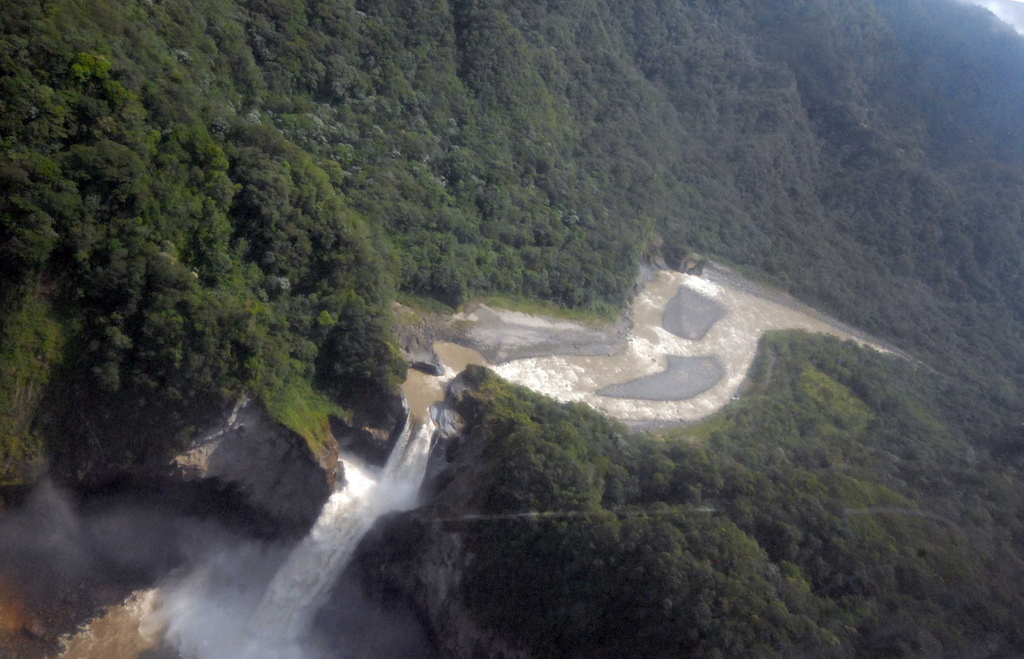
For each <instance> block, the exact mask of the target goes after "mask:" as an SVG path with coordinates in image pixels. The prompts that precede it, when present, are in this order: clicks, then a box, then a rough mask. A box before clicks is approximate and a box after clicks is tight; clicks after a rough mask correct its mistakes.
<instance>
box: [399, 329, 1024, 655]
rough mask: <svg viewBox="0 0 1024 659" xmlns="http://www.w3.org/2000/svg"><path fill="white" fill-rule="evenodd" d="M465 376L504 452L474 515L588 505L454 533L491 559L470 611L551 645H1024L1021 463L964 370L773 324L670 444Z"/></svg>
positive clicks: (479, 476) (483, 376)
mask: <svg viewBox="0 0 1024 659" xmlns="http://www.w3.org/2000/svg"><path fill="white" fill-rule="evenodd" d="M468 380H469V381H470V382H471V383H472V385H473V386H474V391H473V392H472V393H470V394H469V395H468V396H466V397H465V398H464V399H463V401H462V402H461V404H460V412H461V413H462V414H463V415H464V416H465V418H466V420H467V422H468V426H467V429H466V431H465V435H466V436H467V437H470V438H471V439H469V440H468V441H469V442H481V443H482V444H483V450H482V454H481V455H482V458H481V459H482V460H483V461H484V463H485V464H486V467H485V468H484V470H483V471H482V472H481V471H479V470H467V471H465V472H461V471H458V472H457V473H456V475H455V479H457V480H458V479H460V478H461V479H467V478H469V479H472V483H471V484H468V483H465V482H459V483H455V484H453V485H452V487H453V488H454V490H457V491H460V492H463V495H461V496H460V499H462V500H463V501H464V502H468V503H464V504H463V505H468V506H469V509H468V510H466V511H465V512H481V513H484V514H495V515H502V514H507V513H517V512H529V511H535V512H542V513H543V512H566V511H577V512H579V513H581V514H580V515H578V516H560V515H553V516H544V515H541V516H539V517H536V518H532V519H502V518H499V519H494V520H490V521H482V522H472V523H464V524H456V525H453V526H450V527H449V528H450V529H451V530H455V531H457V532H459V533H460V534H462V535H463V538H464V542H465V543H466V548H467V551H470V552H472V553H473V556H474V559H473V561H472V562H471V563H470V564H469V567H468V572H467V577H466V579H465V581H464V584H463V587H464V590H463V593H462V594H463V596H464V597H465V599H466V602H467V603H468V605H469V607H470V609H471V611H472V613H473V615H474V616H476V617H477V619H478V621H479V622H480V623H482V624H483V625H485V626H487V627H491V628H493V629H495V630H497V631H498V632H499V633H500V634H501V635H502V636H503V638H505V639H506V640H509V641H511V642H512V643H513V645H514V646H521V647H523V649H526V650H528V651H530V652H531V653H532V654H533V655H534V656H579V657H585V656H605V655H616V656H634V655H635V654H636V652H637V649H638V648H655V649H656V651H655V654H658V655H659V656H691V655H693V656H749V655H761V654H792V655H798V656H808V655H813V656H837V657H838V656H853V655H861V656H890V655H892V654H893V653H896V654H898V653H899V652H901V651H902V650H901V648H913V649H914V651H915V652H918V653H922V654H921V656H924V655H928V656H942V655H943V654H946V655H956V656H958V655H962V654H970V652H971V651H973V649H974V648H977V647H978V646H979V645H981V644H985V646H986V647H988V648H989V649H990V650H991V651H993V652H996V651H998V650H1004V651H1006V650H1009V649H1012V648H1015V647H1020V645H1021V643H1024V628H1022V627H1021V626H1020V624H1019V621H1020V620H1021V619H1022V618H1021V614H1022V613H1024V611H1022V609H1021V607H1022V601H1024V600H1022V599H1021V595H1022V594H1024V593H1022V592H1021V589H1020V584H1021V583H1024V582H1022V581H1021V577H1024V556H1022V555H1021V546H1022V545H1021V544H1020V542H1019V541H1020V538H1022V537H1024V499H1022V498H1021V496H1020V492H1019V488H1016V487H1015V486H1014V483H1015V482H1016V481H1017V480H1019V475H1018V472H1017V470H1016V469H1015V468H1013V467H1012V466H1009V465H1007V464H1005V463H1004V462H1002V461H1001V460H1000V459H998V458H992V457H989V456H987V455H986V454H984V453H983V452H979V451H977V450H975V449H974V448H973V446H972V442H973V441H974V440H975V439H976V437H975V436H974V433H975V429H974V428H972V427H970V425H969V424H967V425H961V423H960V422H958V421H957V420H956V417H957V415H958V414H959V412H958V409H957V407H958V405H959V403H958V402H957V401H956V400H955V397H952V396H950V397H945V398H944V397H943V396H942V395H937V391H938V390H940V389H942V388H948V389H949V390H950V391H953V390H955V389H956V388H957V386H958V385H957V384H956V383H955V382H952V381H949V382H947V381H941V380H940V379H939V378H937V377H936V376H932V375H921V374H918V373H916V372H915V371H914V370H913V367H912V366H910V365H909V364H907V363H905V362H902V361H899V360H895V359H893V358H889V357H885V356H883V355H880V354H879V353H876V352H874V351H871V350H866V349H861V348H858V347H856V346H855V345H854V344H853V343H852V342H849V343H840V342H839V341H837V340H835V339H831V338H824V337H812V336H809V335H805V334H800V333H775V334H771V335H768V336H766V337H765V339H764V340H763V341H762V346H761V350H760V353H759V357H758V359H757V363H756V365H755V370H754V374H753V382H752V385H751V391H750V393H749V394H748V395H747V396H746V397H745V399H744V400H743V401H741V402H740V404H737V405H733V406H730V407H729V408H727V409H726V410H725V411H724V412H723V413H721V414H720V415H718V416H717V417H715V418H712V419H710V420H708V421H707V422H705V424H703V425H702V426H695V427H688V428H684V429H681V430H679V431H676V433H675V436H672V437H668V438H666V439H664V440H663V441H662V440H658V439H655V438H652V437H648V436H644V435H635V434H630V433H629V432H628V431H627V430H626V429H625V428H623V427H621V426H620V425H618V424H616V423H614V422H610V421H608V420H607V419H605V418H604V417H602V416H600V415H598V414H596V413H594V412H593V411H591V410H590V409H589V408H586V407H583V406H579V405H560V404H557V403H555V402H554V401H551V400H550V399H546V398H543V397H540V396H537V395H535V394H532V393H530V392H528V391H527V390H525V389H522V388H519V387H515V386H512V385H508V384H506V383H504V382H502V381H501V380H500V379H498V378H497V377H496V376H493V375H491V374H489V372H487V371H484V370H483V369H479V368H471V370H470V371H469V373H468ZM936 400H939V401H940V402H938V403H936V402H935V401H936ZM694 437H699V438H701V439H700V440H699V441H694V439H693V438H694ZM462 450H465V451H467V455H469V454H476V452H475V451H474V450H471V449H469V448H465V449H462ZM454 460H455V461H456V463H458V461H459V456H458V454H456V455H455V457H454ZM467 485H468V486H469V490H468V493H467V490H465V489H463V488H466V487H467ZM440 498H441V499H444V495H443V494H442V495H441V496H440ZM448 505H451V504H450V502H449V504H448ZM423 516H427V517H429V513H426V514H422V513H421V515H420V517H423ZM447 516H450V513H448V514H447ZM422 551H425V550H424V549H423V548H420V549H419V550H416V551H413V552H411V555H413V556H415V555H419V554H420V553H422ZM503 574H504V575H510V574H514V575H516V578H515V579H512V580H509V579H502V578H496V577H497V575H503Z"/></svg>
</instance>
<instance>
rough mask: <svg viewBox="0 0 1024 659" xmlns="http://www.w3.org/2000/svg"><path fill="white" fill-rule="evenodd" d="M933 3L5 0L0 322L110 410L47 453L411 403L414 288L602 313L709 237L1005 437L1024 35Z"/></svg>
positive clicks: (74, 389) (1013, 400)
mask: <svg viewBox="0 0 1024 659" xmlns="http://www.w3.org/2000/svg"><path fill="white" fill-rule="evenodd" d="M933 4H935V7H934V8H933V7H930V6H929V7H927V8H925V7H924V6H923V5H919V4H917V3H909V2H878V3H875V2H872V1H869V0H811V1H809V2H788V1H787V2H782V3H770V4H766V3H763V2H756V1H754V0H730V1H729V2H725V3H706V2H704V1H703V0H673V1H671V2H660V1H659V2H655V1H653V0H644V1H641V2H619V1H617V0H568V1H565V2H557V3H555V2H535V1H533V0H510V1H507V2H502V3H499V2H496V1H495V0H484V1H477V0H474V1H472V2H470V1H469V0H452V1H450V2H449V1H447V0H427V1H426V2H418V3H416V4H415V7H413V6H411V5H409V4H408V3H407V2H403V1H401V0H382V1H380V2H373V3H368V2H363V1H362V0H315V1H314V0H214V1H212V2H197V1H196V0H161V1H159V2H149V1H143V0H129V1H127V2H120V3H110V2H106V1H105V0H52V1H48V2H44V3H23V2H14V1H13V0H7V1H6V2H3V3H2V6H0V9H2V12H0V15H2V17H3V18H2V20H0V279H2V281H3V284H4V285H3V287H2V289H0V327H2V326H3V325H5V324H7V323H8V322H9V318H10V317H11V315H12V314H14V313H16V312H17V310H18V309H22V308H24V307H25V304H26V302H25V301H26V300H28V299H30V298H32V297H33V296H36V295H38V294H39V293H38V291H40V290H42V291H44V293H42V294H43V295H45V296H46V297H47V299H48V301H49V304H51V305H53V306H54V307H55V308H59V309H60V310H61V317H60V320H61V322H63V323H67V325H68V326H69V327H74V328H76V329H75V332H74V336H69V337H68V344H67V345H68V346H70V347H71V350H70V351H69V354H68V355H67V360H66V361H67V362H68V368H67V374H66V375H62V376H61V377H60V378H59V382H54V383H52V384H53V386H57V385H59V386H60V387H62V388H61V390H60V391H61V393H60V395H57V394H56V393H55V394H54V396H55V397H56V398H57V399H58V401H59V400H60V399H63V398H66V397H67V396H74V397H76V400H77V405H78V406H82V407H88V408H94V409H95V408H101V409H109V410H111V412H110V420H109V423H99V424H98V425H95V427H90V428H88V432H85V431H83V433H84V434H81V435H79V436H66V433H64V432H63V430H65V429H62V428H59V427H54V428H52V430H53V433H52V434H53V435H54V436H57V435H59V436H61V437H65V439H63V440H61V441H56V442H55V444H54V445H53V447H52V450H53V451H55V452H58V453H60V452H71V453H74V452H76V451H78V450H80V449H81V447H82V446H85V445H87V444H89V442H90V441H92V440H90V437H101V438H104V439H102V440H101V444H104V445H109V446H108V448H111V450H110V451H106V450H102V451H99V452H100V453H117V451H116V450H113V448H112V447H113V446H115V445H120V443H121V442H122V441H123V440H124V441H127V440H125V438H119V433H118V428H123V427H126V426H127V425H128V423H129V422H130V423H131V424H137V423H143V422H144V421H145V419H146V418H148V417H150V416H152V415H154V414H160V415H163V416H164V417H166V418H165V422H164V423H162V424H155V425H156V426H159V427H163V428H166V430H165V431H159V432H156V433H155V434H150V438H151V444H152V446H151V447H150V449H151V450H147V449H146V448H145V447H144V446H142V445H137V446H135V447H134V448H133V449H132V451H133V452H134V453H136V454H137V457H138V458H139V459H142V458H143V457H144V456H147V455H149V456H150V457H154V456H159V455H161V454H162V453H163V452H164V451H166V450H169V449H170V448H172V447H173V446H174V445H175V444H176V442H178V441H179V440H180V437H181V436H183V433H184V432H185V431H186V430H187V428H188V427H189V425H194V424H196V423H199V422H200V419H201V418H202V417H204V415H206V414H209V413H211V410H213V409H215V408H218V407H219V406H221V405H222V404H223V403H224V402H225V401H226V400H228V399H230V398H231V397H232V396H234V395H237V393H239V392H240V391H242V390H244V389H254V390H257V391H261V392H266V395H272V392H274V391H276V390H277V389H278V388H280V387H284V386H286V385H285V384H284V383H287V382H296V381H299V380H304V381H306V382H309V383H311V384H312V386H313V387H314V389H316V390H318V391H321V392H323V393H324V394H325V395H327V396H328V397H329V398H331V399H332V400H336V401H343V399H344V398H345V397H346V396H349V395H353V392H357V393H359V394H362V393H364V392H366V391H386V390H389V389H391V388H392V387H393V386H394V384H395V382H397V381H398V380H400V379H401V369H402V365H401V363H400V361H399V359H398V357H397V352H396V350H395V346H394V337H393V334H392V331H391V322H392V321H391V317H390V313H391V312H390V307H389V305H388V302H389V300H391V299H394V298H395V296H396V295H397V294H399V293H400V294H401V295H403V296H417V297H419V298H423V299H432V300H436V301H439V302H441V303H443V304H445V305H447V306H449V307H458V306H459V305H460V304H462V303H463V302H465V301H466V300H471V299H501V300H533V301H538V303H541V304H545V305H546V304H551V305H556V306H558V307H561V308H565V309H571V310H572V312H571V313H573V314H583V316H584V317H594V314H596V316H597V317H601V318H604V317H606V316H607V315H608V314H609V313H610V310H612V309H615V308H619V307H620V306H621V305H622V304H623V303H624V302H625V301H626V300H627V299H628V297H629V296H630V295H631V293H632V290H633V285H634V279H635V273H636V267H637V264H638V261H639V259H640V258H641V257H642V256H644V255H648V256H650V255H653V254H655V253H656V252H657V251H658V250H659V249H661V250H663V251H664V252H665V253H667V254H674V255H679V254H683V253H685V252H686V251H687V250H688V249H690V248H693V249H697V250H699V251H701V252H702V253H707V254H716V255H719V256H721V257H722V258H724V259H726V260H727V261H729V262H733V263H737V264H741V265H742V266H744V267H746V268H750V269H752V271H758V272H762V273H764V274H765V276H768V277H770V278H771V280H772V281H775V282H778V283H780V284H781V285H783V286H786V287H788V289H789V290H790V291H792V292H794V293H796V294H797V295H799V296H800V297H802V298H803V299H805V300H807V301H808V302H811V303H813V304H816V305H819V306H822V307H824V308H825V309H826V310H828V311H830V312H833V313H834V314H836V315H838V316H839V317H840V318H842V319H843V320H846V321H849V322H851V323H853V324H855V325H858V326H861V327H864V328H865V329H867V330H869V331H871V332H873V333H876V334H879V335H881V336H884V337H887V338H890V339H893V340H894V341H895V342H897V343H898V344H899V345H900V346H901V347H904V348H906V349H908V350H910V351H912V352H914V353H915V354H917V355H918V356H920V357H921V358H922V359H925V360H926V361H929V362H931V363H933V364H937V365H941V366H942V367H943V368H944V369H948V370H949V371H951V372H952V371H956V372H959V373H961V374H962V375H963V377H965V378H967V379H969V380H970V381H972V382H973V383H974V386H975V387H976V388H977V392H978V399H979V400H981V401H983V402H982V405H983V407H984V409H983V410H982V411H979V413H978V414H977V416H978V417H980V418H984V419H989V420H990V421H988V422H987V423H988V424H989V428H988V431H989V432H988V434H987V439H986V442H987V444H988V445H993V446H994V445H997V444H1000V445H1009V443H1010V442H1011V436H1012V433H1013V429H1014V428H1016V427H1017V425H1019V421H1018V419H1017V417H1018V416H1019V415H1015V413H1012V412H1008V410H1014V409H1019V408H1020V400H1021V397H1020V390H1021V389H1020V388H1021V385H1022V380H1024V375H1022V373H1021V370H1020V364H1022V363H1024V353H1022V352H1021V351H1022V347H1021V346H1022V343H1021V342H1020V341H1019V340H1018V339H1019V336H1020V334H1021V332H1022V331H1024V316H1022V315H1021V314H1022V312H1021V309H1024V298H1022V297H1021V295H1022V293H1021V291H1024V286H1022V285H1020V284H1021V281H1022V279H1021V278H1022V276H1024V271H1022V269H1021V265H1020V264H1021V263H1022V262H1024V235H1022V234H1021V233H1020V227H1021V226H1022V225H1024V224H1022V222H1021V221H1020V220H1021V217H1022V215H1024V202H1022V201H1021V200H1022V199H1024V173H1022V172H1024V141H1022V139H1021V138H1020V137H1019V131H1017V130H1016V127H1017V123H1016V118H1017V117H1019V116H1021V114H1022V112H1021V111H1022V110H1024V107H1022V105H1024V101H1022V99H1021V98H1019V96H1015V95H1014V94H1012V93H1010V92H1009V91H1008V90H1010V89H1013V88H1014V87H1013V85H1012V84H1003V83H1002V82H1001V81H1005V80H1019V79H1020V78H1021V77H1022V75H1024V72H1022V66H1024V65H1022V64H1021V62H1024V46H1022V45H1021V40H1020V39H1019V38H1017V37H1016V36H1015V35H1013V34H1011V33H1009V32H1006V33H1003V32H999V31H997V30H995V28H994V27H993V23H992V22H991V20H990V17H988V16H987V15H986V14H985V13H984V12H983V11H981V10H978V9H976V8H971V7H966V6H962V5H960V4H958V3H954V2H952V1H949V2H946V1H945V0H936V2H935V3H933ZM993 34H995V36H992V35H993ZM964 43H970V44H971V47H970V48H963V47H961V46H962V44H964ZM933 46H934V48H933ZM965 85H966V86H968V87H970V88H971V89H972V90H973V91H972V93H971V94H970V95H967V94H959V93H954V91H955V90H957V89H959V88H960V87H961V86H965ZM40 282H43V285H42V286H40ZM406 299H408V298H406ZM531 304H532V303H531ZM544 308H547V307H544ZM993 375H995V379H996V383H995V384H994V385H993V384H992V382H993ZM5 386H8V385H5ZM115 408H116V410H117V411H116V413H114V412H113V411H112V410H114V409H115ZM68 414H71V413H70V412H67V413H60V411H59V410H58V411H57V413H56V415H55V416H54V418H64V419H67V418H68ZM125 415H127V416H125ZM115 417H120V419H117V418H115ZM71 425H72V427H73V428H81V427H83V426H82V423H81V420H80V419H79V420H76V421H75V423H73V424H71ZM47 432H50V431H47ZM111 433H113V434H111ZM72 434H73V433H72ZM5 441H6V440H5ZM130 443H131V442H130ZM122 448H124V447H123V446H122ZM90 450H92V449H90ZM97 450H98V449H97ZM93 453H96V451H95V450H93ZM94 457H95V456H94ZM97 459H98V458H97ZM75 460H76V461H78V462H81V461H82V460H85V462H89V461H90V460H91V459H87V458H86V457H84V456H82V459H81V460H79V459H78V458H76V459H75Z"/></svg>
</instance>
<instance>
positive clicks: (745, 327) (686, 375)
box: [492, 271, 883, 422]
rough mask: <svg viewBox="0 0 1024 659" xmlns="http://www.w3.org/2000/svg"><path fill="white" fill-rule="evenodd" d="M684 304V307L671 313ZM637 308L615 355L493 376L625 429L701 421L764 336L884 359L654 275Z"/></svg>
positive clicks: (786, 310)
mask: <svg viewBox="0 0 1024 659" xmlns="http://www.w3.org/2000/svg"><path fill="white" fill-rule="evenodd" d="M681 291H682V293H681ZM677 295H678V296H679V299H680V300H681V302H677V303H676V304H674V305H673V304H672V302H673V300H674V299H676V298H677ZM631 308H632V313H633V328H632V330H631V332H630V336H629V338H628V339H627V342H626V347H625V348H624V349H622V350H620V351H619V352H618V353H616V354H613V355H603V356H572V355H570V356H550V357H535V358H530V359H518V360H513V361H509V362H506V363H503V364H499V365H496V366H493V367H492V368H493V369H494V371H495V372H496V373H498V374H499V375H500V376H502V377H503V378H505V379H507V380H510V381H512V382H515V383H517V384H521V385H524V386H526V387H529V388H530V389H533V390H534V391H537V392H539V393H542V394H546V395H548V396H551V397H552V398H555V399H557V400H560V401H566V402H567V401H573V402H582V403H586V404H587V405H589V406H591V407H593V408H594V409H596V410H599V411H601V412H604V413H605V414H607V415H609V416H612V417H615V418H617V419H620V420H623V421H629V422H673V421H694V420H697V419H700V418H702V417H705V416H708V415H710V414H712V413H714V412H715V411H717V410H719V409H720V408H722V407H723V406H724V405H726V404H727V403H728V402H729V401H730V400H732V398H733V396H735V395H736V393H737V391H738V390H739V387H740V385H741V384H742V382H743V380H744V378H746V375H747V371H748V370H749V369H750V365H751V364H752V363H753V360H754V355H755V353H756V352H757V343H758V340H759V339H760V338H761V335H762V334H764V333H765V332H766V331H769V330H785V329H796V330H805V331H808V332H817V333H821V334H830V335H833V336H837V337H839V338H841V339H851V340H854V341H857V342H858V343H861V344H862V345H871V346H872V347H875V348H876V349H878V350H883V348H882V347H881V346H878V345H876V344H873V343H871V342H868V341H864V340H862V339H859V338H857V337H854V336H853V335H851V334H849V333H848V332H846V331H844V330H842V329H839V328H838V327H836V326H835V324H833V323H830V322H827V321H826V320H822V319H820V318H818V317H816V316H813V315H811V314H810V313H807V312H804V311H801V310H798V309H795V308H792V307H790V306H786V305H784V304H780V303H778V302H774V301H772V300H769V299H765V298H763V297H759V296H756V295H753V294H751V293H749V292H745V291H742V290H740V289H739V288H736V287H733V286H731V285H730V284H728V283H725V282H718V283H716V282H712V281H709V280H707V279H702V278H700V277H695V276H691V275H686V274H682V273H678V272H665V271H662V272H658V273H655V279H654V281H652V282H651V283H649V284H648V285H647V286H646V287H645V288H644V289H643V291H641V293H640V294H639V295H637V297H636V298H635V300H634V301H633V304H632V307H631ZM666 308H670V311H671V313H672V319H671V321H672V322H670V323H666V322H665V318H664V316H665V311H666ZM688 313H690V314H693V317H688V316H687V314H688ZM666 324H668V325H669V327H672V328H673V329H675V330H676V332H678V334H674V333H673V332H670V331H669V330H668V329H666V328H665V325H666ZM679 334H683V335H690V336H694V337H696V336H699V337H700V338H693V339H688V338H684V336H680V335H679ZM630 396H632V397H630Z"/></svg>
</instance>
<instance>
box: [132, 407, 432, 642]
mask: <svg viewBox="0 0 1024 659" xmlns="http://www.w3.org/2000/svg"><path fill="white" fill-rule="evenodd" d="M428 418H429V417H428ZM414 425H415V424H414V423H413V422H412V420H411V419H409V418H407V419H406V422H405V425H404V427H403V430H402V432H401V434H400V435H399V437H398V440H397V441H396V442H395V446H394V448H393V449H392V452H391V455H390V457H389V458H388V462H387V464H386V465H385V467H384V468H383V469H382V470H374V469H372V468H368V467H364V466H362V465H360V464H358V463H356V462H354V461H348V460H346V461H343V462H344V466H345V478H346V481H347V483H346V486H345V488H344V489H343V490H341V491H340V492H336V493H334V494H333V495H332V496H331V497H330V499H328V500H327V503H326V504H324V508H323V511H322V512H321V513H320V517H319V518H318V519H317V521H316V524H315V525H314V526H313V529H312V530H311V531H310V533H309V535H307V536H306V537H305V538H304V539H303V540H302V542H300V543H299V544H298V545H297V546H296V547H295V548H293V549H292V550H291V551H290V553H289V554H288V556H287V557H286V558H285V559H284V561H283V562H281V563H277V562H275V561H273V558H272V557H273V550H272V548H269V547H266V546H261V545H259V544H246V545H242V546H239V547H235V548H233V549H228V548H225V549H224V550H223V551H219V552H216V553H215V554H213V555H211V556H210V557H209V559H208V560H207V561H206V562H204V563H201V564H199V565H198V566H197V567H195V568H193V569H192V570H191V571H190V572H189V573H187V574H185V575H182V576H181V577H180V578H179V579H177V580H176V581H175V582H174V583H170V584H167V585H166V586H165V587H161V589H160V594H159V596H158V599H159V600H160V602H159V605H158V606H157V610H156V611H154V612H153V613H152V615H150V616H147V617H146V618H145V619H144V620H143V626H144V627H146V628H152V629H164V630H165V634H164V638H165V639H166V641H167V642H168V643H170V644H171V645H173V646H174V647H175V648H176V649H177V650H178V652H179V653H180V655H181V656H182V657H184V658H185V659H309V658H310V657H312V656H319V655H318V654H317V653H316V652H312V653H311V650H310V649H309V648H307V647H306V641H307V640H308V639H307V637H308V634H307V632H308V631H309V627H310V626H311V624H312V621H313V617H314V616H315V615H316V613H317V611H318V610H319V609H320V608H321V607H322V606H323V605H324V604H325V602H326V601H327V599H328V597H329V596H330V592H331V589H332V587H333V586H334V584H335V582H336V581H337V579H338V577H339V576H340V575H341V572H342V571H343V570H344V569H345V565H346V564H347V563H348V562H349V560H350V559H351V558H352V554H353V553H354V552H355V550H356V546H357V545H358V544H359V541H360V540H361V539H362V537H363V536H364V535H365V534H366V533H367V532H368V531H369V530H370V529H371V528H372V527H373V524H374V522H375V521H376V520H377V519H378V518H379V517H380V516H381V515H383V514H385V513H388V512H391V511H397V510H409V509H411V508H413V507H415V505H416V503H417V498H418V496H419V488H420V484H421V482H422V481H423V476H424V474H425V472H426V466H427V458H428V456H429V453H430V442H431V439H432V437H433V433H434V425H433V423H431V422H430V421H429V420H428V421H427V422H426V423H425V424H424V425H421V426H418V427H416V428H415V431H413V428H414ZM270 564H273V565H280V567H277V568H276V571H269V572H268V568H269V567H270ZM271 569H272V568H271ZM271 574H272V575H273V576H269V575H271ZM264 575H266V576H265V577H264ZM264 578H265V579H266V580H264Z"/></svg>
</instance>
